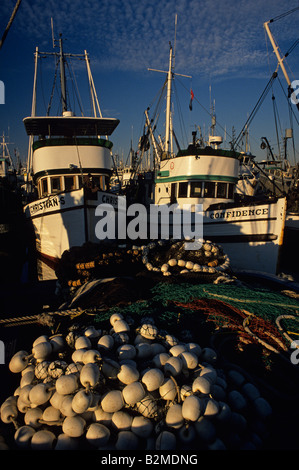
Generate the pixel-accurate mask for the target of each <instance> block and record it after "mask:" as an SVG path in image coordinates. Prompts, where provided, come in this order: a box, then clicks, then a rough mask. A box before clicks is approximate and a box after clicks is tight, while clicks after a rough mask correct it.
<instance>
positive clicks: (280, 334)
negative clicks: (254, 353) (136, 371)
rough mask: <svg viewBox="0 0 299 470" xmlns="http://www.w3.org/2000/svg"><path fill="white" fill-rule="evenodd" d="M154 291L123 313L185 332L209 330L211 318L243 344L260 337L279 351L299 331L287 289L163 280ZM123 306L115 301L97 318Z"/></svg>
mask: <svg viewBox="0 0 299 470" xmlns="http://www.w3.org/2000/svg"><path fill="white" fill-rule="evenodd" d="M151 293H152V296H151V298H148V299H146V300H139V301H137V302H133V303H131V304H129V305H125V306H122V307H121V313H122V314H123V315H124V316H127V315H132V316H134V317H136V316H141V317H147V316H150V317H152V318H153V319H154V320H156V321H157V320H158V321H159V324H162V325H163V327H164V328H170V327H171V328H172V331H175V332H176V333H178V334H180V335H182V334H183V333H184V334H187V330H188V329H189V330H191V331H192V333H193V334H194V333H195V334H196V335H197V336H200V333H202V335H204V334H205V333H206V332H207V329H209V326H208V325H207V323H210V324H211V326H210V330H211V329H212V328H213V329H215V328H216V329H217V330H219V329H223V328H225V329H226V330H229V331H231V332H234V333H238V335H239V340H240V341H242V342H243V343H251V342H259V343H260V344H262V345H264V346H266V347H268V348H269V349H270V350H271V349H273V351H285V350H286V349H287V348H288V347H289V344H290V341H292V337H291V334H292V335H295V336H294V337H296V335H298V334H299V322H298V319H299V315H298V313H299V299H298V298H292V297H289V296H286V295H285V294H284V293H280V292H275V291H272V290H268V289H263V288H252V287H249V286H245V285H235V284H233V285H231V284H224V285H215V284H190V283H186V282H185V283H184V282H160V283H158V284H157V285H156V286H154V287H153V288H152V289H151ZM119 311H120V308H119V307H118V306H116V307H115V306H114V307H112V308H111V309H108V310H107V311H106V313H105V314H103V313H101V314H100V315H99V316H97V320H98V321H102V320H104V319H106V316H107V317H108V316H109V315H110V314H111V313H114V312H119ZM278 319H279V320H280V321H279V322H278V321H277V320H278ZM285 333H288V335H287V334H285Z"/></svg>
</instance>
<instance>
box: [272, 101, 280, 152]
mask: <svg viewBox="0 0 299 470" xmlns="http://www.w3.org/2000/svg"><path fill="white" fill-rule="evenodd" d="M272 105H273V114H274V122H275V131H276V139H277V148H278V155H279V158H280V157H281V155H280V141H279V135H278V126H277V116H278V113H277V106H276V101H275V96H274V93H273V92H272ZM278 120H279V116H278ZM279 127H280V132H281V126H279Z"/></svg>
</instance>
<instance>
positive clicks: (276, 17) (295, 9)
mask: <svg viewBox="0 0 299 470" xmlns="http://www.w3.org/2000/svg"><path fill="white" fill-rule="evenodd" d="M297 10H299V7H296V8H293V9H292V10H289V11H287V12H285V13H282V14H281V15H278V16H275V17H274V18H272V19H271V20H270V23H273V22H274V21H277V20H280V19H281V18H285V17H286V16H288V15H290V14H291V13H294V12H295V11H297Z"/></svg>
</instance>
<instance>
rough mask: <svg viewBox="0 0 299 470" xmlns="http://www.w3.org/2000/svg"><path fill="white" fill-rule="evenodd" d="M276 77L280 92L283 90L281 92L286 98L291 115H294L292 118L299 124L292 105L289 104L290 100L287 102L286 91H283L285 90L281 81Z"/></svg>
mask: <svg viewBox="0 0 299 470" xmlns="http://www.w3.org/2000/svg"><path fill="white" fill-rule="evenodd" d="M277 78H278V83H279V84H280V86H281V89H282V92H283V94H284V96H285V98H286V100H287V103H288V106H289V109H290V110H291V112H292V115H293V116H294V118H295V120H296V122H297V124H298V125H299V121H298V118H297V116H296V114H295V113H294V111H293V108H292V105H291V104H290V102H289V98H288V97H287V95H286V92H285V90H284V87H283V86H282V83H281V81H280V79H279V77H277Z"/></svg>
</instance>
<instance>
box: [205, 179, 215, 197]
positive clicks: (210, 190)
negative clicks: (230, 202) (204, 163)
mask: <svg viewBox="0 0 299 470" xmlns="http://www.w3.org/2000/svg"><path fill="white" fill-rule="evenodd" d="M215 187H216V184H215V183H214V182H212V181H205V184H204V197H215Z"/></svg>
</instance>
